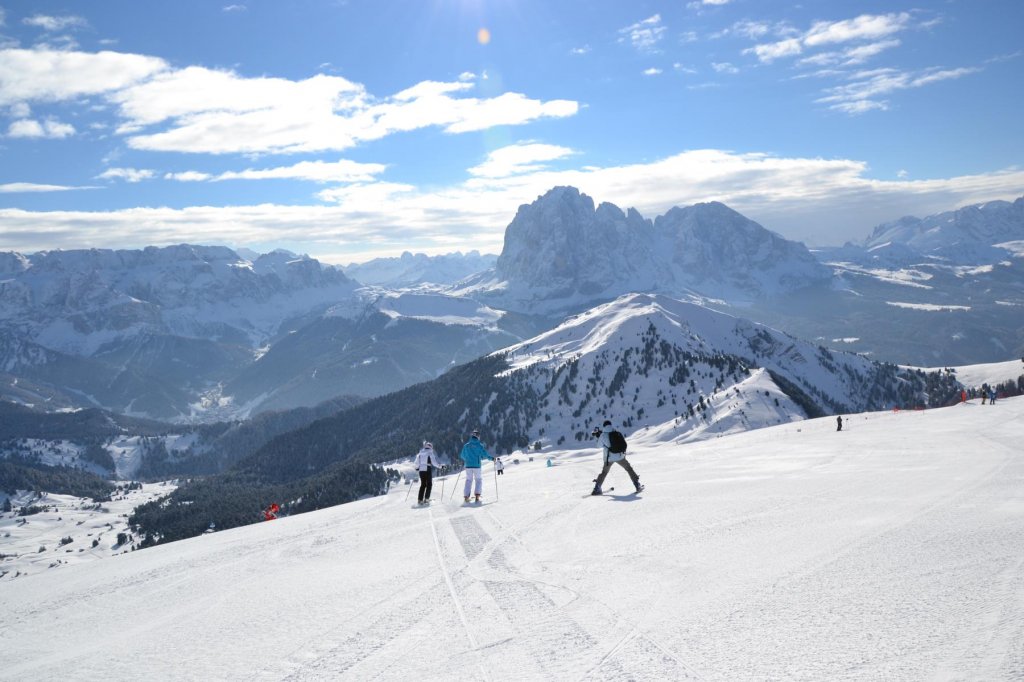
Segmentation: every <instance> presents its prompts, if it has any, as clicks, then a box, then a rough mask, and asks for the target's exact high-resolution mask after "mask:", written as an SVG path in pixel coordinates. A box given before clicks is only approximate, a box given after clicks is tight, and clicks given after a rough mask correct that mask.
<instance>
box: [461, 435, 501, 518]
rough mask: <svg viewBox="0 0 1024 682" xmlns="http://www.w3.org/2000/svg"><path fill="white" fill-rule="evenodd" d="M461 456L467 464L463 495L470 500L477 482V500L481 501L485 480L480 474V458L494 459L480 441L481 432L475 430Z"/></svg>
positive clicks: (467, 500) (466, 499) (463, 447)
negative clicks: (471, 490) (471, 492)
mask: <svg viewBox="0 0 1024 682" xmlns="http://www.w3.org/2000/svg"><path fill="white" fill-rule="evenodd" d="M459 457H461V458H462V461H463V462H465V464H466V486H465V488H463V490H462V497H463V499H464V500H465V501H466V502H469V493H470V489H471V488H472V487H473V482H474V481H475V482H476V501H477V502H479V501H480V493H482V492H483V487H484V480H483V477H482V476H481V475H480V459H481V458H486V459H489V460H491V461H494V458H493V457H491V455H490V453H488V452H487V449H486V448H485V447H484V444H483V443H481V442H480V432H479V431H476V430H474V431H473V434H472V435H471V436H470V437H469V440H468V441H467V442H466V444H465V445H463V446H462V452H460V453H459Z"/></svg>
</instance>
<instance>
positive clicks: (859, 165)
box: [0, 149, 1024, 260]
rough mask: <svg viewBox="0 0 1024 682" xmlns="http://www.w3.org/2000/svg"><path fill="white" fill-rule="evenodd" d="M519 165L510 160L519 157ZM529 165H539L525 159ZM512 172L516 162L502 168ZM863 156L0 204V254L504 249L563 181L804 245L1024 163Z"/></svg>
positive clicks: (996, 192) (601, 197)
mask: <svg viewBox="0 0 1024 682" xmlns="http://www.w3.org/2000/svg"><path fill="white" fill-rule="evenodd" d="M525 158H527V159H528V160H527V161H526V162H525V163H524V164H521V165H520V166H518V167H519V168H521V167H522V166H523V165H529V164H530V163H531V162H530V161H529V159H530V158H531V156H530V155H529V154H528V155H526V157H525ZM534 160H536V159H535V158H534ZM511 166H512V167H513V168H515V167H516V165H515V164H514V163H513V164H511ZM866 172H867V165H866V164H865V163H863V162H860V161H855V160H844V159H810V158H785V157H776V156H772V155H768V154H757V153H749V154H736V153H731V152H726V151H721V150H714V149H705V150H692V151H686V152H681V153H678V154H674V155H671V156H668V157H665V158H662V159H659V160H656V161H654V162H651V163H642V164H629V165H623V166H613V167H604V168H594V167H586V168H578V169H572V170H558V171H555V170H550V169H540V170H536V171H529V172H523V173H516V174H512V175H508V176H502V175H500V174H498V175H496V176H494V177H491V176H487V175H474V176H472V177H470V178H469V179H468V180H466V181H465V182H462V183H458V184H455V185H450V186H445V187H437V188H432V189H429V190H427V189H421V188H417V187H414V186H412V185H407V184H398V183H390V182H371V183H361V184H356V185H350V186H348V187H343V188H337V189H335V188H331V189H325V190H324V191H323V192H321V193H320V196H321V198H322V199H324V200H327V201H332V202H336V203H335V205H328V206H322V205H312V206H278V205H270V204H267V205H257V206H230V207H209V206H194V207H189V208H183V209H171V208H135V209H126V210H119V211H96V212H92V211H25V210H20V209H0V249H5V250H6V249H11V250H18V251H34V250H39V249H53V248H81V247H105V246H117V247H127V246H142V245H147V244H171V243H181V242H199V243H208V242H209V241H210V239H211V235H216V239H217V240H218V241H220V242H226V243H235V244H245V243H280V242H293V243H298V244H302V248H303V250H306V251H308V252H310V253H311V254H313V255H317V254H318V253H335V254H336V253H339V252H345V253H348V254H350V256H349V258H348V259H349V260H353V259H354V258H353V257H352V256H353V255H354V254H358V253H360V252H361V251H362V250H364V249H366V248H367V245H372V248H373V249H374V250H375V251H377V252H380V253H384V252H390V253H392V254H395V255H397V254H399V253H401V252H402V251H403V250H406V249H409V248H410V245H411V244H413V245H415V248H416V249H417V250H425V249H444V248H448V249H449V250H458V249H460V248H461V249H463V250H464V249H465V245H466V244H467V243H472V244H473V247H474V248H480V249H481V250H484V251H488V250H490V251H497V250H499V249H500V248H501V243H502V237H503V233H504V228H505V226H506V225H508V223H509V221H510V220H511V219H512V217H513V216H514V215H515V212H516V210H517V208H518V207H519V206H520V205H522V204H523V203H528V202H531V201H533V200H534V199H535V198H536V197H537V196H538V195H540V194H543V193H544V192H546V191H547V190H548V189H550V188H551V187H553V186H556V185H573V186H576V187H579V188H580V189H581V190H582V191H584V192H586V193H587V194H589V195H590V196H592V197H594V199H595V200H597V201H610V202H613V203H615V204H617V205H619V206H621V207H623V208H625V207H631V206H632V207H636V208H637V209H638V210H639V211H640V212H641V213H642V214H644V215H645V216H648V217H653V216H655V215H659V214H662V213H664V212H665V211H666V210H667V209H669V208H670V207H672V206H675V205H680V206H684V205H688V204H692V203H695V202H698V201H709V200H718V201H723V202H725V203H726V204H728V205H730V206H732V207H733V208H735V209H736V210H739V211H741V212H742V213H744V214H746V215H748V216H749V217H751V218H752V219H754V220H757V221H759V222H761V223H762V224H764V225H765V226H766V227H768V228H769V229H772V230H775V231H777V232H779V233H781V234H783V235H785V236H787V237H789V238H793V239H801V240H805V241H807V242H808V243H810V244H839V243H843V242H844V241H847V240H850V239H862V238H864V237H866V236H867V234H868V232H870V230H871V228H872V226H874V225H876V224H878V223H880V222H883V221H885V220H891V219H892V218H893V216H899V215H906V214H908V213H913V214H919V215H920V214H929V213H935V212H938V211H942V210H949V209H950V208H952V207H955V206H958V205H963V204H966V203H975V202H981V201H986V200H991V199H1012V198H1015V197H1017V196H1019V195H1020V193H1021V187H1024V171H1021V170H1013V169H1011V170H1006V171H1000V172H993V173H984V174H978V175H970V176H961V177H954V178H938V179H932V180H914V181H907V180H877V179H873V178H869V177H866Z"/></svg>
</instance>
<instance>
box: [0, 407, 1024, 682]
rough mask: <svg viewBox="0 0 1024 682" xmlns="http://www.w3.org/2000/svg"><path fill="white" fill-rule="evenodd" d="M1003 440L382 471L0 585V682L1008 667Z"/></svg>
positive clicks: (1014, 458)
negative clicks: (475, 504)
mask: <svg viewBox="0 0 1024 682" xmlns="http://www.w3.org/2000/svg"><path fill="white" fill-rule="evenodd" d="M1022 437H1024V398H1011V399H1006V400H1001V401H999V402H998V403H997V404H996V405H993V406H989V405H986V406H981V405H980V404H979V403H977V402H969V403H967V404H962V405H957V406H955V407H950V408H944V409H939V410H934V411H927V412H913V411H903V412H900V413H893V412H879V413H871V414H858V415H851V416H850V417H849V418H848V420H847V422H846V426H845V427H844V430H843V432H842V433H837V432H836V431H835V420H834V419H831V418H828V419H820V420H808V421H802V422H798V423H790V424H783V425H780V426H776V427H771V428H766V429H760V430H756V431H750V432H746V433H740V434H736V435H727V436H722V437H721V438H714V439H710V440H705V441H702V442H698V443H691V444H683V445H678V444H671V443H656V442H651V443H650V444H645V443H643V442H636V443H634V448H632V449H633V450H635V451H634V452H632V454H631V457H630V459H631V461H632V462H633V465H634V466H635V468H636V470H637V471H638V473H639V474H640V477H641V479H642V480H643V482H644V483H645V484H646V485H647V490H646V491H645V492H644V493H642V494H641V495H640V496H634V495H631V494H628V493H629V489H630V486H629V482H628V479H627V478H626V476H625V474H624V472H622V471H621V470H618V468H616V469H615V470H613V471H612V473H611V474H610V476H609V480H608V481H607V482H606V484H605V487H606V489H607V488H608V487H609V486H615V487H616V490H615V491H614V492H612V493H611V494H609V495H607V496H604V497H596V498H595V497H589V496H587V495H586V493H587V492H589V490H590V488H591V486H592V484H591V479H592V478H593V477H594V475H595V474H596V473H597V469H598V456H597V454H596V451H594V450H585V451H574V452H562V453H558V454H556V456H555V457H554V460H553V463H554V466H551V467H547V466H545V463H544V461H543V460H542V459H540V458H537V459H536V460H535V461H533V462H529V461H526V460H521V461H520V463H519V464H518V465H515V464H511V463H509V465H508V467H507V469H506V474H505V475H504V476H502V477H501V478H499V479H497V483H498V485H499V486H500V488H499V490H497V491H495V481H496V479H495V476H494V473H493V470H492V468H491V467H490V465H489V464H488V465H486V466H485V469H484V481H485V490H484V495H485V501H486V504H484V505H483V506H481V507H479V508H465V507H462V506H461V505H460V504H456V503H453V502H449V500H448V495H450V494H451V492H452V487H453V486H452V484H453V481H452V480H445V481H443V486H444V494H445V499H444V500H443V501H442V500H441V499H440V491H441V487H442V481H437V485H436V492H435V494H434V498H435V503H434V506H432V507H431V508H429V509H427V508H417V507H415V505H414V504H413V503H412V500H413V498H414V495H411V496H410V497H409V500H406V499H405V496H406V493H407V490H408V489H407V488H406V487H405V486H399V487H398V488H397V489H395V490H393V491H392V492H391V493H390V494H389V495H386V496H382V497H378V498H372V499H367V500H363V501H360V502H356V503H353V504H348V505H343V506H338V507H333V508H330V509H325V510H322V511H319V512H315V513H310V514H305V515H301V516H295V517H291V518H285V519H281V520H278V521H274V522H270V523H263V524H259V525H255V526H249V527H245V528H238V529H234V530H231V531H226V532H220V533H214V534H211V535H206V536H202V537H199V538H194V539H191V540H187V541H183V542H177V543H171V544H168V545H163V546H158V547H155V548H152V549H147V550H144V551H140V552H134V553H130V554H125V555H121V556H117V557H112V558H110V559H107V560H104V561H95V562H91V563H83V564H80V565H70V566H61V567H58V568H56V569H53V570H51V571H47V572H44V573H42V574H38V575H31V576H28V577H23V578H21V579H19V580H16V581H13V582H7V583H3V584H0V613H2V614H3V624H4V626H3V627H0V679H4V680H26V679H74V680H128V679H172V680H173V679H194V680H211V679H224V680H369V679H375V680H450V679H480V680H624V679H636V680H686V679H700V680H723V681H724V680H729V681H735V680H764V679H772V680H780V679H786V680H923V679H942V680H954V679H955V680H1014V679H1017V680H1019V679H1021V678H1022V676H1024V552H1022V548H1024V454H1022V452H1021V447H1020V442H1021V439H1022ZM496 493H497V494H496ZM456 497H458V495H457V496H456ZM499 498H500V499H499Z"/></svg>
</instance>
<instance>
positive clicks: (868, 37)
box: [734, 12, 911, 66]
mask: <svg viewBox="0 0 1024 682" xmlns="http://www.w3.org/2000/svg"><path fill="white" fill-rule="evenodd" d="M910 20H911V16H910V13H909V12H900V13H892V14H862V15H860V16H859V17H856V18H854V19H845V20H843V21H816V22H814V24H812V25H811V28H810V29H808V30H807V31H806V32H804V33H803V35H800V36H797V37H791V38H787V39H786V40H781V41H778V42H774V43H762V44H760V45H755V46H754V47H752V48H749V49H746V50H744V51H743V53H744V54H754V55H756V56H757V58H758V59H759V60H760V61H762V62H765V63H770V62H772V61H774V60H776V59H779V58H782V57H792V56H794V55H798V54H802V53H803V52H804V50H805V49H810V48H815V47H821V46H823V45H831V44H836V43H847V42H853V41H875V42H874V45H873V46H864V47H863V48H855V49H852V50H847V51H846V52H841V53H835V52H832V53H824V54H822V55H820V56H813V57H809V58H806V59H804V60H801V63H805V64H814V65H819V66H820V65H822V64H834V63H838V62H839V61H842V60H843V58H844V56H845V59H847V60H851V59H852V60H860V61H864V60H865V59H867V58H868V57H871V56H874V55H875V54H878V53H879V52H881V51H882V50H886V49H889V48H890V47H894V46H895V45H898V44H899V42H898V41H896V42H893V41H881V40H880V39H882V38H886V37H888V36H890V35H892V34H894V33H898V32H900V31H904V30H906V29H907V28H909V27H910ZM737 27H738V25H736V26H734V29H736V28H737ZM766 28H767V27H766V26H765V25H761V24H749V25H747V26H745V29H746V32H745V34H746V35H748V36H749V37H751V38H756V37H760V35H764V34H765V33H767V30H766ZM737 30H738V29H737ZM858 50H859V52H858ZM855 63H856V62H855Z"/></svg>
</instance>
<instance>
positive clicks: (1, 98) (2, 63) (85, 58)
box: [0, 49, 167, 105]
mask: <svg viewBox="0 0 1024 682" xmlns="http://www.w3.org/2000/svg"><path fill="white" fill-rule="evenodd" d="M166 68H167V63H166V62H164V61H163V60H162V59H156V58H154V57H144V56H141V55H134V54H121V53H118V52H97V53H87V52H64V51H59V50H25V49H5V50H0V105H2V104H17V103H20V102H59V101H67V100H73V99H76V98H78V97H82V96H88V95H98V94H103V93H109V92H113V91H116V90H121V89H123V88H125V87H127V86H129V85H132V84H133V83H137V82H139V81H141V80H143V79H145V78H148V77H150V76H152V75H153V74H155V73H158V72H160V71H163V70H164V69H166Z"/></svg>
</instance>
